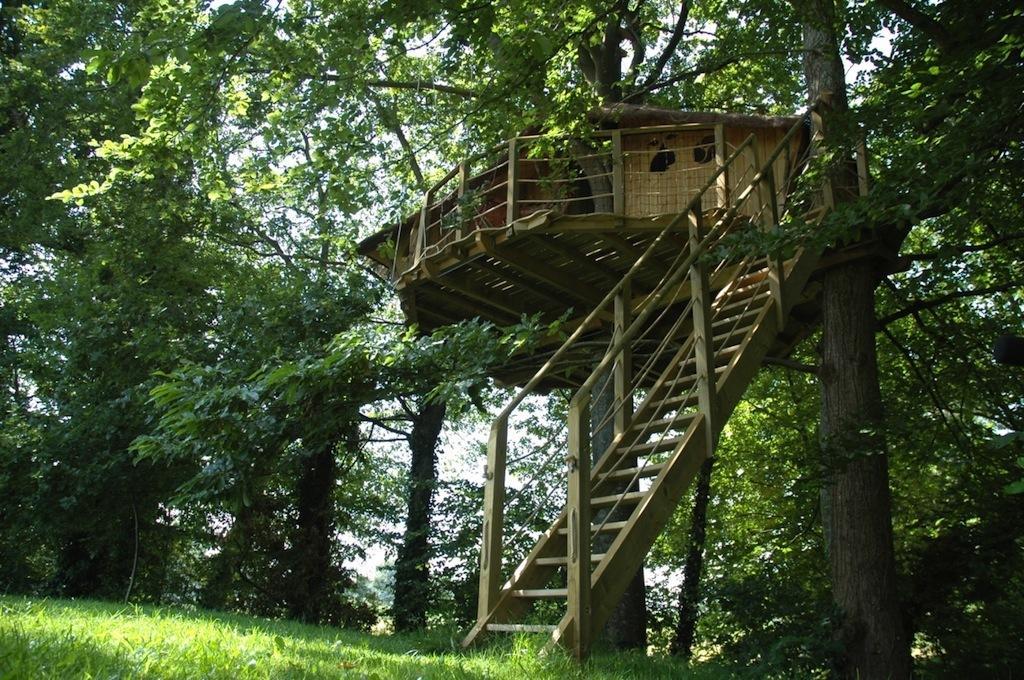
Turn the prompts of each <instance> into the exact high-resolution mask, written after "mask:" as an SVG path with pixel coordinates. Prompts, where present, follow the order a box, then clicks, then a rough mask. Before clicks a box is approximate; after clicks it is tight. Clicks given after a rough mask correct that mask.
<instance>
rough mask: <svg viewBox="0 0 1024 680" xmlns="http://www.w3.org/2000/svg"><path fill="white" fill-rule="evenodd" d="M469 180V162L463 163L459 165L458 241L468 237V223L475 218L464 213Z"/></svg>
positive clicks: (456, 232) (456, 233)
mask: <svg viewBox="0 0 1024 680" xmlns="http://www.w3.org/2000/svg"><path fill="white" fill-rule="evenodd" d="M468 179H469V161H462V162H461V163H459V199H458V205H459V226H458V227H457V228H456V230H455V238H457V239H461V238H462V237H463V236H465V235H466V228H465V227H466V223H467V222H468V221H469V219H470V218H471V217H473V216H472V215H467V214H465V212H463V211H464V210H466V205H465V204H464V203H463V200H464V198H465V196H466V181H467V180H468Z"/></svg>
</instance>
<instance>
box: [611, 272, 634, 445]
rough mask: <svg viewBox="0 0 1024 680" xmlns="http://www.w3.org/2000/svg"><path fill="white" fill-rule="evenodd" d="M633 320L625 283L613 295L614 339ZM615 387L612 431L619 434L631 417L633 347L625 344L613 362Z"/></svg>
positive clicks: (617, 337) (629, 286)
mask: <svg viewBox="0 0 1024 680" xmlns="http://www.w3.org/2000/svg"><path fill="white" fill-rule="evenodd" d="M632 320H633V301H632V285H631V284H630V283H627V284H626V285H625V286H623V287H622V290H621V291H620V292H619V294H618V295H616V296H615V327H614V328H615V330H614V331H613V337H614V340H618V339H619V338H621V337H622V334H623V333H624V332H625V331H626V328H628V327H629V324H630V323H631V322H632ZM612 379H613V381H614V387H615V418H614V421H613V427H614V432H615V434H616V435H618V434H621V433H623V432H625V431H626V430H628V429H629V423H630V421H631V420H632V418H633V348H632V346H630V345H626V346H624V347H623V348H622V352H621V353H620V354H619V357H618V359H617V360H616V362H615V373H614V374H613V377H612Z"/></svg>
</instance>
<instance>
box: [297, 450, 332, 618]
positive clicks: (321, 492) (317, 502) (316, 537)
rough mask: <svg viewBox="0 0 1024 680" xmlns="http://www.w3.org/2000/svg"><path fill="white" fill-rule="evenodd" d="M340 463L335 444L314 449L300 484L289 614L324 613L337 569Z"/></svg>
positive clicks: (311, 614)
mask: <svg viewBox="0 0 1024 680" xmlns="http://www.w3.org/2000/svg"><path fill="white" fill-rule="evenodd" d="M337 479H338V462H337V459H336V458H335V455H334V446H333V445H330V444H328V445H324V446H320V447H317V448H316V449H314V450H313V451H311V452H310V453H309V455H308V458H307V459H306V460H305V461H304V464H303V466H302V470H301V472H300V477H299V482H298V486H297V492H298V493H297V498H296V507H297V509H298V526H297V531H296V534H295V543H294V545H293V547H292V550H291V552H292V560H291V562H292V577H293V578H292V587H291V588H290V589H289V590H290V592H289V594H288V598H289V603H288V616H289V617H290V618H294V619H299V620H302V621H308V622H310V623H316V622H319V621H320V620H321V617H322V616H323V614H324V613H325V605H326V604H327V600H328V598H329V596H330V585H331V580H332V574H333V572H334V570H333V569H332V564H331V547H332V544H333V541H334V486H335V482H336V481H337Z"/></svg>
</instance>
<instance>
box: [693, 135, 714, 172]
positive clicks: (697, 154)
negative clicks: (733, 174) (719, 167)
mask: <svg viewBox="0 0 1024 680" xmlns="http://www.w3.org/2000/svg"><path fill="white" fill-rule="evenodd" d="M714 158H715V136H714V135H708V136H706V137H704V138H703V139H701V140H700V145H699V146H695V147H693V160H694V161H695V162H697V163H700V164H701V165H703V164H704V163H710V162H711V161H712V160H714Z"/></svg>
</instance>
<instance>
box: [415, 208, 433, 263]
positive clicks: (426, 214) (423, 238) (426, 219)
mask: <svg viewBox="0 0 1024 680" xmlns="http://www.w3.org/2000/svg"><path fill="white" fill-rule="evenodd" d="M430 201H431V196H430V192H429V191H427V192H426V193H424V194H423V207H422V208H420V229H419V233H418V234H416V259H415V260H414V262H415V264H417V265H419V263H420V259H422V257H423V251H424V250H426V248H427V226H428V225H429V224H430Z"/></svg>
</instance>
